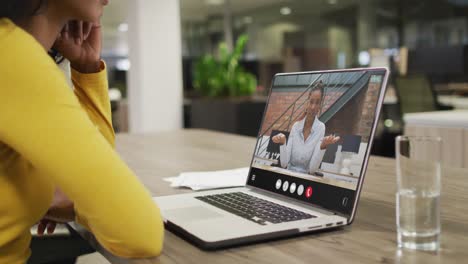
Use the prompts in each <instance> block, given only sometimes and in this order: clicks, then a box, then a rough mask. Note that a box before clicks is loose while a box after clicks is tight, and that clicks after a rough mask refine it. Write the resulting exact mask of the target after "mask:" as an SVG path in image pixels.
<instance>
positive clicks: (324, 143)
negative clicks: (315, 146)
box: [320, 135, 340, 149]
mask: <svg viewBox="0 0 468 264" xmlns="http://www.w3.org/2000/svg"><path fill="white" fill-rule="evenodd" d="M338 140H340V137H336V136H334V135H330V136H326V137H324V138H323V140H322V144H321V145H320V149H327V147H328V145H331V144H335V143H336V142H338Z"/></svg>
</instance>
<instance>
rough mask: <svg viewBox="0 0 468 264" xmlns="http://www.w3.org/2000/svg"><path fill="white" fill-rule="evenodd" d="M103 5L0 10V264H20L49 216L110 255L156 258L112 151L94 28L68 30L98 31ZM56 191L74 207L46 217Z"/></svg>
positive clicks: (142, 207) (30, 3)
mask: <svg viewBox="0 0 468 264" xmlns="http://www.w3.org/2000/svg"><path fill="white" fill-rule="evenodd" d="M106 4H107V0H2V1H1V2H0V58H1V59H0V196H1V197H0V263H1V264H3V263H9V264H16V263H25V262H26V261H27V259H28V257H29V255H30V249H29V243H30V240H31V236H30V232H29V229H30V227H31V226H32V225H34V224H35V223H36V222H38V221H39V220H40V219H42V218H43V217H44V216H45V215H46V213H47V215H46V217H49V218H52V219H56V220H64V221H67V220H72V219H70V218H73V219H74V220H76V221H77V222H78V223H80V224H82V225H83V226H85V227H86V228H88V229H89V230H90V231H91V232H92V233H93V234H94V235H95V236H96V238H97V240H98V241H99V242H100V243H101V245H102V246H104V247H105V248H106V249H107V250H109V251H110V252H112V253H114V254H115V255H118V256H122V257H128V258H139V257H152V256H156V255H159V254H160V252H161V249H162V242H163V234H164V229H163V224H162V219H161V216H160V213H159V210H158V208H157V207H156V205H155V204H154V203H153V201H152V200H151V196H150V194H149V193H148V192H147V190H146V189H145V188H144V186H143V185H142V184H141V183H140V182H139V181H138V180H137V178H136V177H135V175H134V174H133V173H132V171H131V170H130V169H129V168H128V167H127V166H126V165H125V163H124V162H123V161H122V160H121V159H120V158H119V156H118V154H117V153H116V152H115V151H114V149H113V146H114V132H113V129H112V124H111V116H110V115H111V114H110V106H109V98H108V96H107V79H106V72H105V64H104V63H103V62H102V61H100V58H99V52H100V43H101V40H100V37H101V35H100V28H99V27H98V26H92V27H91V26H87V25H88V24H87V23H81V22H80V23H78V22H74V23H72V25H74V28H68V29H67V28H66V27H65V25H66V24H67V23H68V22H69V21H71V20H77V21H99V17H100V16H101V14H102V10H103V6H104V5H106ZM62 30H63V31H62ZM61 32H62V33H61ZM60 33H61V34H60ZM77 33H78V34H77ZM57 39H58V41H57V42H56V40H57ZM54 43H55V48H56V49H57V50H58V51H61V52H62V53H63V55H64V56H65V57H67V58H68V59H69V60H70V62H71V67H72V82H73V84H74V91H72V90H71V89H70V88H69V87H68V85H67V82H66V79H65V76H64V75H63V73H62V72H61V71H60V70H59V69H58V67H57V65H56V64H55V62H54V61H53V60H52V59H51V58H50V57H49V56H48V54H47V52H48V51H49V50H50V49H51V48H52V46H53V45H54ZM56 190H57V193H58V194H61V193H63V194H64V195H66V196H67V197H68V198H69V199H70V200H71V201H73V203H72V204H71V205H72V206H67V205H70V204H69V203H68V202H67V199H65V200H62V201H61V202H58V203H57V201H60V199H58V200H57V199H55V204H54V206H53V207H52V208H51V207H50V206H51V203H52V200H53V199H54V193H55V192H56ZM59 197H60V195H59V196H57V197H56V198H59ZM62 205H64V206H62ZM57 217H58V219H57Z"/></svg>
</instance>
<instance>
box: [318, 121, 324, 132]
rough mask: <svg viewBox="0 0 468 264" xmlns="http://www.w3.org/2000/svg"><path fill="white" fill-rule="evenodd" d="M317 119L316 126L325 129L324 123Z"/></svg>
mask: <svg viewBox="0 0 468 264" xmlns="http://www.w3.org/2000/svg"><path fill="white" fill-rule="evenodd" d="M317 121H318V122H317V126H318V127H319V129H320V130H323V131H325V124H324V123H323V122H322V121H320V120H319V119H317Z"/></svg>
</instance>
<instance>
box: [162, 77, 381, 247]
mask: <svg viewBox="0 0 468 264" xmlns="http://www.w3.org/2000/svg"><path fill="white" fill-rule="evenodd" d="M387 78H388V70H387V69H385V68H365V69H346V70H333V71H316V72H300V73H281V74H277V75H275V77H274V79H273V81H272V87H271V90H270V94H269V97H268V101H267V105H266V108H265V112H264V114H263V120H262V122H261V126H260V131H259V134H258V137H257V144H256V146H255V149H254V153H253V158H252V162H251V164H250V171H249V174H248V178H247V182H246V185H245V187H241V188H227V189H218V190H212V191H204V192H194V193H188V194H180V195H170V196H163V197H157V198H155V201H156V202H157V204H158V205H159V207H160V208H161V212H162V215H163V217H164V221H165V226H166V228H167V229H169V230H171V231H172V232H174V233H176V234H178V235H179V236H181V237H183V238H184V239H186V240H188V241H190V242H192V243H194V244H195V245H197V246H199V247H201V248H203V249H206V250H213V249H219V248H226V247H230V246H235V245H241V244H248V243H252V242H259V241H267V240H271V239H277V238H281V237H290V236H294V235H298V234H302V233H307V232H314V231H317V230H325V229H336V228H338V227H342V226H346V225H350V224H351V223H352V222H353V219H354V217H355V215H356V209H357V204H358V200H359V195H360V192H361V188H362V184H363V181H364V175H365V172H366V168H367V162H368V159H369V154H370V150H371V145H372V139H373V136H374V133H375V130H376V127H377V122H378V118H379V113H380V109H381V106H382V103H383V99H384V95H385V88H386V84H387ZM259 123H260V120H259Z"/></svg>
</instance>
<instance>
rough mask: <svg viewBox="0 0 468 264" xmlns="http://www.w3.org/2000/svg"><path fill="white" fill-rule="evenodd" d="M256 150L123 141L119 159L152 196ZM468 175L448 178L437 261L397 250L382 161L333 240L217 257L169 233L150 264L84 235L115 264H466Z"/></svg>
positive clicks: (199, 139)
mask: <svg viewBox="0 0 468 264" xmlns="http://www.w3.org/2000/svg"><path fill="white" fill-rule="evenodd" d="M254 146H255V138H251V137H244V136H236V135H231V134H225V133H216V132H209V131H204V130H181V131H176V132H165V133H157V134H146V135H145V134H139V135H131V134H123V135H118V136H117V150H118V152H119V153H120V154H121V156H122V157H123V159H124V160H125V161H126V162H127V163H128V164H129V166H130V167H131V168H132V169H133V170H134V171H135V172H136V174H137V175H138V177H139V178H140V179H141V180H142V182H143V183H144V184H145V185H146V186H147V187H148V188H149V190H150V191H151V192H152V193H153V195H169V194H176V193H183V192H188V191H189V190H183V189H173V188H171V187H169V183H168V182H165V181H163V180H162V178H164V177H169V176H174V175H177V174H178V173H180V172H182V171H197V170H220V169H230V168H238V167H244V166H247V165H248V164H249V163H250V161H251V158H252V153H253V150H254ZM467 173H468V172H467V170H461V169H450V170H444V177H443V184H442V185H443V192H442V198H441V209H442V241H441V242H442V246H441V247H442V249H441V251H440V252H439V254H438V255H434V254H431V253H426V252H410V251H404V252H402V253H399V251H398V250H397V246H396V228H395V189H396V188H395V162H394V160H393V159H385V158H378V157H372V158H371V160H370V164H369V169H368V173H367V176H366V182H365V183H364V188H363V192H362V196H361V200H360V203H359V209H358V212H357V218H356V219H355V222H354V224H353V225H352V226H351V227H346V228H344V229H340V230H336V231H334V232H324V233H317V234H312V235H307V236H302V237H296V238H291V239H285V240H279V241H273V242H269V243H262V244H255V245H251V246H245V247H238V248H232V249H227V250H221V251H215V252H206V251H202V250H200V249H198V248H196V247H195V246H193V245H191V244H189V243H188V242H186V241H184V240H183V239H181V238H179V237H177V236H176V235H174V234H172V233H170V232H166V234H165V242H164V250H163V254H162V255H161V256H160V257H159V258H155V259H149V260H124V259H119V258H116V257H115V256H112V255H110V254H109V253H108V252H106V251H105V250H104V249H103V248H102V247H100V246H99V245H98V244H97V243H96V241H95V240H94V239H93V237H92V236H91V235H90V234H89V233H87V232H82V233H83V235H84V236H85V237H87V239H89V240H90V241H91V242H92V244H93V245H94V246H96V247H97V249H98V251H99V252H100V253H102V254H103V255H104V256H105V257H106V258H107V259H108V260H109V261H110V262H112V263H131V264H149V263H163V264H164V263H194V264H199V263H225V264H226V263H233V264H234V263H236V264H237V263H288V264H289V263H291V264H293V263H376V262H381V263H407V262H410V263H462V262H464V261H466V259H467V258H468V207H467V206H466V202H467V200H468V195H467V193H466V190H467V189H468V180H467V178H466V176H467V175H466V174H467ZM116 221H118V219H116ZM122 228H123V229H125V223H122ZM97 261H98V260H97Z"/></svg>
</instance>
